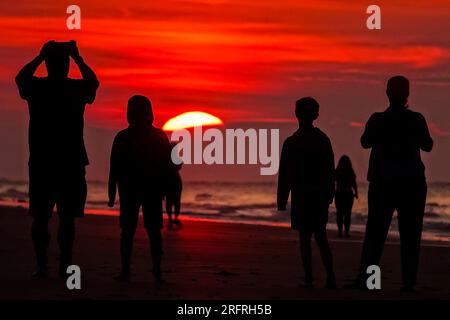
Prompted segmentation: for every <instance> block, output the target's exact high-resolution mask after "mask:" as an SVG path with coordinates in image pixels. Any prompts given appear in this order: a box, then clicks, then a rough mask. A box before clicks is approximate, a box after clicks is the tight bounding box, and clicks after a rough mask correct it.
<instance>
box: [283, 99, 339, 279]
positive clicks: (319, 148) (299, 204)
mask: <svg viewBox="0 0 450 320" xmlns="http://www.w3.org/2000/svg"><path fill="white" fill-rule="evenodd" d="M295 115H296V117H297V119H298V122H299V129H298V130H297V131H296V132H295V133H294V134H293V135H292V136H290V137H289V138H287V139H286V141H285V142H284V144H283V149H282V151H281V159H280V170H279V176H278V196H277V205H278V210H280V211H283V210H286V203H287V200H288V197H289V193H290V194H291V226H292V229H294V230H298V232H299V239H300V252H301V257H302V261H303V267H304V271H305V286H306V287H308V288H312V287H313V281H314V278H313V271H312V257H311V237H312V236H313V235H314V238H315V240H316V242H317V245H318V246H319V250H320V255H321V257H322V261H323V264H324V266H325V270H326V272H327V280H326V287H327V288H336V279H335V275H334V270H333V258H332V253H331V249H330V246H329V244H328V239H327V231H326V226H327V222H328V207H329V205H330V204H331V202H332V201H333V196H334V188H335V185H334V154H333V148H332V146H331V142H330V139H329V138H328V137H327V135H326V134H325V133H323V132H322V131H321V130H320V129H319V128H316V127H314V125H313V122H314V120H316V119H317V118H318V117H319V103H318V102H317V101H316V100H315V99H313V98H310V97H306V98H302V99H300V100H298V101H297V103H296V108H295Z"/></svg>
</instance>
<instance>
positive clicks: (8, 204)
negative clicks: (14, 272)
mask: <svg viewBox="0 0 450 320" xmlns="http://www.w3.org/2000/svg"><path fill="white" fill-rule="evenodd" d="M3 207H5V208H23V209H27V208H28V203H27V202H19V201H1V200H0V210H1V208H3ZM287 214H289V213H287ZM118 215H119V210H118V208H114V209H107V208H105V209H99V208H86V209H85V216H99V217H105V216H106V217H118ZM394 217H395V216H394ZM166 218H167V215H166V213H165V212H164V220H166ZM180 218H181V220H186V221H199V222H212V223H231V224H240V225H255V226H267V227H278V228H284V229H290V222H276V221H268V220H266V221H263V220H257V219H253V220H252V219H245V218H240V219H230V218H226V217H225V218H224V217H217V218H210V217H201V216H200V215H196V214H195V213H190V212H189V213H183V212H182V213H181V215H180ZM327 230H328V231H329V232H333V231H335V232H337V230H336V225H335V221H334V220H332V219H329V221H328V225H327ZM364 231H365V224H355V223H354V224H352V230H351V232H352V233H357V234H363V233H364ZM389 236H390V237H392V238H393V239H395V240H399V234H398V230H397V228H396V227H394V224H393V225H391V228H390V229H389ZM350 240H351V239H350ZM423 241H427V242H433V243H435V244H436V245H441V246H448V247H450V233H447V232H446V233H443V232H440V233H439V232H438V231H434V230H424V231H423V232H422V242H423Z"/></svg>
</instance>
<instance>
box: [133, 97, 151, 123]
mask: <svg viewBox="0 0 450 320" xmlns="http://www.w3.org/2000/svg"><path fill="white" fill-rule="evenodd" d="M127 120H128V123H129V124H130V126H133V127H144V126H147V125H151V124H152V123H153V110H152V103H151V101H150V100H149V98H147V97H145V96H141V95H134V96H132V97H131V98H130V99H129V100H128V109H127Z"/></svg>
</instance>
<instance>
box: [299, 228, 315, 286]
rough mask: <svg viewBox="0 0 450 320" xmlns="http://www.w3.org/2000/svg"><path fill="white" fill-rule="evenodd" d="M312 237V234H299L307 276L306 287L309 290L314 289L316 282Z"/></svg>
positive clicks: (301, 253) (305, 232) (302, 232)
mask: <svg viewBox="0 0 450 320" xmlns="http://www.w3.org/2000/svg"><path fill="white" fill-rule="evenodd" d="M311 236H312V235H311V233H310V232H307V231H300V232H299V240H300V255H301V258H302V264H303V270H304V274H305V287H308V288H312V287H313V282H314V277H313V272H312V253H311Z"/></svg>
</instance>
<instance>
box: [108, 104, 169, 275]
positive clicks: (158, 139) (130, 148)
mask: <svg viewBox="0 0 450 320" xmlns="http://www.w3.org/2000/svg"><path fill="white" fill-rule="evenodd" d="M127 120H128V123H129V126H128V128H126V129H124V130H122V131H120V132H119V133H118V134H117V135H116V137H115V139H114V143H113V146H112V151H111V164H110V175H109V190H108V193H109V202H108V206H110V207H113V206H114V202H115V199H116V188H118V190H119V197H120V227H121V230H122V232H121V238H120V253H121V261H122V270H121V273H120V274H119V275H118V276H117V277H115V280H118V281H129V280H130V260H131V253H132V250H133V239H134V234H135V232H136V227H137V223H138V217H139V209H140V207H142V214H143V216H144V226H145V229H146V231H147V235H148V237H149V240H150V252H151V256H152V262H153V276H154V277H155V279H156V280H157V281H161V280H162V278H161V259H162V254H163V251H162V237H161V228H162V220H163V211H162V200H163V198H164V196H165V195H166V189H167V184H168V180H169V175H170V170H172V167H171V166H172V165H173V164H172V161H171V158H170V151H171V146H170V142H169V139H168V138H167V136H166V134H165V133H164V132H163V131H162V130H161V129H158V128H155V127H154V126H153V125H152V124H153V111H152V104H151V102H150V100H149V99H148V98H147V97H145V96H140V95H135V96H133V97H131V98H130V99H129V101H128V110H127Z"/></svg>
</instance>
